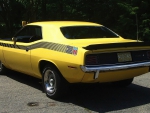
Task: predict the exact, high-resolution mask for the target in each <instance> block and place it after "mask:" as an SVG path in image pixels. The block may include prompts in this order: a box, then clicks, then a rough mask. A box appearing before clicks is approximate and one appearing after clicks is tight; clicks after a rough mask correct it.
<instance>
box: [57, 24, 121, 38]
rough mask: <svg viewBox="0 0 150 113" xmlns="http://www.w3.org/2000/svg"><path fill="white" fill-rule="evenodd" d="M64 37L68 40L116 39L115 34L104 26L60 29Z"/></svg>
mask: <svg viewBox="0 0 150 113" xmlns="http://www.w3.org/2000/svg"><path fill="white" fill-rule="evenodd" d="M60 30H61V32H62V34H63V35H64V37H66V38H68V39H88V38H117V37H119V36H118V35H117V34H116V33H114V32H113V31H111V30H110V29H108V28H106V27H104V26H69V27H61V28H60Z"/></svg>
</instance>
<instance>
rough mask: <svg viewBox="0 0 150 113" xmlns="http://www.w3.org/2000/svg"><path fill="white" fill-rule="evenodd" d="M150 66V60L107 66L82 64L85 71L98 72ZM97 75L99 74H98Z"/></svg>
mask: <svg viewBox="0 0 150 113" xmlns="http://www.w3.org/2000/svg"><path fill="white" fill-rule="evenodd" d="M146 66H150V62H142V63H134V64H123V65H105V66H86V65H85V66H81V69H82V71H84V72H97V71H113V70H121V69H129V68H136V67H146ZM96 75H97V74H96Z"/></svg>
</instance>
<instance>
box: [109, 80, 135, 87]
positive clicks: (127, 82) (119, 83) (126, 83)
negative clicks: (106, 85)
mask: <svg viewBox="0 0 150 113" xmlns="http://www.w3.org/2000/svg"><path fill="white" fill-rule="evenodd" d="M133 79H134V78H130V79H126V80H121V81H116V82H112V84H113V85H114V86H117V87H127V86H129V85H130V84H131V83H132V81H133Z"/></svg>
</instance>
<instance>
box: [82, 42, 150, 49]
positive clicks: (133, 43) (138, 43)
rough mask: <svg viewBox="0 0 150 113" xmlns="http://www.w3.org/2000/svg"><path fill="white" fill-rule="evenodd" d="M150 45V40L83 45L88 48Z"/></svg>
mask: <svg viewBox="0 0 150 113" xmlns="http://www.w3.org/2000/svg"><path fill="white" fill-rule="evenodd" d="M141 46H142V47H143V46H150V42H126V43H108V44H95V45H89V46H86V47H83V48H84V49H86V50H98V49H110V48H127V47H141Z"/></svg>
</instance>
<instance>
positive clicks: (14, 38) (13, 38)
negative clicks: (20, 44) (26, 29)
mask: <svg viewBox="0 0 150 113" xmlns="http://www.w3.org/2000/svg"><path fill="white" fill-rule="evenodd" d="M12 41H14V45H16V42H17V38H16V37H12Z"/></svg>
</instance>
